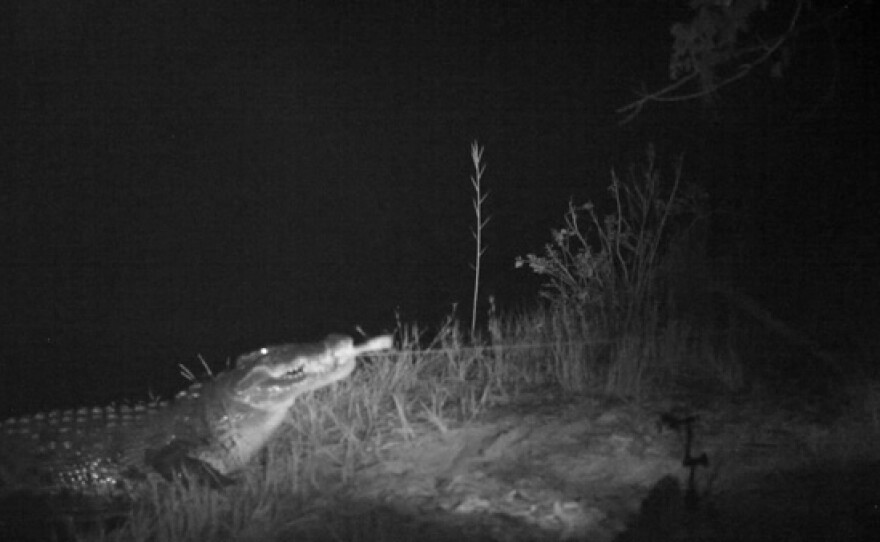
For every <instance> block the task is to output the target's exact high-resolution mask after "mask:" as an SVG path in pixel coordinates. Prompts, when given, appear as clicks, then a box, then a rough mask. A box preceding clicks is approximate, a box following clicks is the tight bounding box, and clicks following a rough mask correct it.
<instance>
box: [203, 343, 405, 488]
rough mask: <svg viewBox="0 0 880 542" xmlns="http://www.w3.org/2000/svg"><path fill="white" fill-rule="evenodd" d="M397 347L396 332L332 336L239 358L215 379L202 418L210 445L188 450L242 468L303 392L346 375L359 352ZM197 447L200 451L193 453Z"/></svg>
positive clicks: (215, 464) (218, 464)
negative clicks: (357, 338)
mask: <svg viewBox="0 0 880 542" xmlns="http://www.w3.org/2000/svg"><path fill="white" fill-rule="evenodd" d="M391 346H392V340H391V337H390V336H381V337H377V338H375V339H372V340H370V341H367V342H365V343H363V344H361V345H355V344H354V341H353V340H352V339H351V337H348V336H345V335H335V334H334V335H329V336H327V338H326V339H324V341H322V342H320V343H308V344H288V345H281V346H270V347H266V348H261V349H259V350H256V351H254V352H251V353H249V354H245V355H243V356H241V357H239V358H238V360H237V361H236V364H235V368H234V369H233V370H231V371H229V372H228V373H224V374H222V375H220V376H219V377H217V378H216V379H215V380H213V381H211V382H209V383H208V384H206V385H205V387H204V388H203V391H202V393H201V396H202V398H203V399H207V397H205V396H206V395H208V396H213V397H214V399H213V400H211V399H208V400H201V401H199V403H200V404H202V405H203V408H206V409H210V412H206V411H204V410H203V411H202V412H200V413H199V417H201V418H202V419H204V420H206V421H207V423H208V425H209V427H208V432H209V435H208V438H205V439H202V442H207V443H209V445H207V446H198V448H199V449H198V450H197V451H196V450H190V451H189V452H188V453H187V455H188V456H189V457H190V458H191V457H195V458H196V459H198V460H199V461H201V462H204V463H206V464H207V465H208V466H210V468H212V469H214V470H216V471H218V472H219V473H220V474H224V475H225V474H227V473H229V472H232V471H235V470H237V469H239V468H240V467H241V466H243V465H244V464H246V463H247V462H248V461H250V460H251V458H252V457H253V456H254V455H255V454H256V453H257V452H259V450H260V449H261V448H263V447H264V446H265V445H266V443H267V442H268V441H269V439H270V438H271V437H272V435H273V434H274V433H275V432H276V431H277V429H278V428H279V427H280V426H281V424H282V423H283V421H284V419H285V417H286V416H287V411H288V409H290V407H291V406H292V405H293V403H294V401H295V400H296V398H297V397H299V396H300V395H302V394H303V393H306V392H309V391H312V390H317V389H319V388H322V387H324V386H327V385H329V384H332V383H333V382H336V381H338V380H341V379H344V378H346V377H347V376H348V375H350V374H351V372H352V371H353V370H354V368H355V359H356V358H357V356H358V355H360V354H363V353H366V352H371V351H378V350H385V349H388V348H390V347H391ZM193 452H195V453H193Z"/></svg>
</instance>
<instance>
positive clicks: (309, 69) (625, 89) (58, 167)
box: [0, 0, 880, 417]
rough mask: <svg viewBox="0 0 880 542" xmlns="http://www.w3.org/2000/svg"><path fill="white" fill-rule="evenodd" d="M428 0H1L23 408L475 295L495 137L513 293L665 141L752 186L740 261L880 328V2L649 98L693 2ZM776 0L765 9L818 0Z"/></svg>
mask: <svg viewBox="0 0 880 542" xmlns="http://www.w3.org/2000/svg"><path fill="white" fill-rule="evenodd" d="M408 4H409V3H405V2H400V3H396V2H390V3H389V2H341V3H336V2H326V3H325V2H281V1H268V2H261V1H234V0H204V1H196V2H192V1H190V2H181V1H178V0H152V1H150V2H119V1H116V0H113V1H110V0H91V1H89V0H84V1H82V2H62V1H60V0H28V1H18V2H10V3H9V4H8V5H4V7H3V8H2V10H3V20H4V23H3V24H4V29H5V31H4V35H3V40H4V41H3V47H4V51H3V52H2V55H3V56H2V58H3V60H2V62H3V63H4V69H3V70H2V75H0V77H2V84H3V88H4V89H6V90H5V91H4V96H5V98H4V99H3V106H2V107H3V121H2V126H0V133H2V146H3V153H4V154H3V157H2V165H0V168H2V170H0V173H2V177H0V186H2V192H0V196H2V200H0V202H2V224H0V228H2V229H0V236H2V261H0V273H2V276H0V279H2V282H0V303H2V306H0V310H2V313H0V318H2V320H0V340H2V351H0V356H2V357H0V379H2V388H0V392H2V397H0V408H2V410H0V417H2V415H4V414H13V413H19V412H22V411H26V410H31V409H33V408H45V407H54V406H65V405H67V406H69V405H75V404H77V403H82V402H85V403H90V404H91V403H96V402H97V403H101V402H106V401H110V400H115V399H118V398H120V397H125V396H128V397H143V396H145V395H146V393H147V391H148V390H152V391H156V392H161V393H168V392H169V391H170V390H174V389H177V388H179V387H181V385H182V379H181V378H180V377H179V376H177V364H178V363H185V364H187V365H189V366H191V367H194V366H197V364H198V363H197V359H196V356H197V354H202V355H203V356H204V357H205V358H206V359H207V360H208V361H209V362H210V363H211V365H213V366H214V367H215V368H216V367H220V366H222V365H223V364H224V363H225V360H227V359H229V358H234V357H235V356H236V355H238V354H240V353H242V352H243V351H246V350H250V349H253V348H257V347H260V346H263V345H266V344H271V343H277V342H289V341H294V340H315V339H318V338H321V337H322V336H324V335H325V334H326V333H329V332H346V333H353V331H354V327H355V326H357V325H360V326H362V327H363V328H364V330H365V331H366V332H367V333H369V334H376V333H380V332H384V331H389V330H392V329H393V328H394V325H395V311H396V310H399V313H400V315H401V318H402V319H403V320H404V321H406V322H415V321H418V322H422V323H425V324H428V325H431V324H436V323H438V322H439V321H440V320H441V319H442V317H443V316H444V315H446V314H448V313H449V311H450V308H451V306H452V304H453V303H456V302H458V303H460V305H459V313H458V314H459V315H460V316H461V317H462V318H463V319H464V320H465V321H466V320H467V319H468V318H469V312H470V311H469V307H470V298H471V287H472V280H473V276H472V273H471V271H470V269H469V267H468V266H469V263H470V262H472V261H473V256H474V255H473V252H474V247H473V243H472V240H471V237H470V228H471V227H472V226H473V222H474V218H473V215H472V210H471V198H472V196H473V194H472V191H471V186H470V182H469V176H470V175H471V174H472V172H473V168H472V165H471V163H470V157H469V145H470V143H471V142H472V141H473V140H474V139H477V140H479V142H480V143H481V144H482V145H485V147H486V151H485V156H484V158H485V160H486V162H487V164H488V168H487V171H486V175H485V179H484V184H485V188H487V189H488V190H490V191H491V194H490V196H489V199H488V200H487V202H486V212H487V213H488V214H491V215H492V216H493V220H492V222H491V223H490V224H489V226H488V228H487V230H486V232H485V234H486V243H487V244H488V247H489V248H488V251H487V252H486V255H485V260H484V266H485V267H484V270H483V273H484V274H483V281H482V287H483V293H484V294H485V295H489V294H493V295H495V296H496V298H497V299H498V301H499V303H500V304H501V305H502V307H506V308H513V307H518V306H528V305H529V304H530V303H533V302H534V300H535V299H536V292H537V287H538V285H539V284H540V281H539V280H537V278H536V277H534V276H532V275H530V273H529V272H528V271H524V270H515V269H514V268H513V260H514V257H515V256H517V255H524V254H525V253H527V252H536V251H540V250H541V248H542V246H543V244H544V243H546V242H548V241H549V240H550V235H549V232H550V229H551V228H553V227H558V226H559V225H561V219H562V214H563V212H564V211H565V209H566V205H567V201H568V199H569V197H572V196H573V197H574V198H575V199H576V200H577V201H584V200H587V199H593V200H597V201H599V202H601V201H603V198H604V197H605V194H606V192H605V188H606V187H607V185H608V184H609V182H610V176H609V172H610V170H611V168H612V167H614V166H616V167H617V168H618V169H623V170H625V169H626V168H627V167H628V165H629V164H631V163H633V162H636V161H640V160H641V159H642V157H643V154H644V149H645V147H646V145H647V144H648V143H649V142H653V143H654V144H656V146H657V150H658V156H659V158H660V160H661V162H662V163H663V164H664V165H665V166H669V165H670V164H671V163H672V161H673V160H674V158H675V157H676V156H677V155H679V154H680V153H685V179H686V180H687V181H689V182H695V183H698V184H700V185H702V186H703V187H705V188H706V189H707V190H708V191H709V193H710V194H711V196H712V201H713V202H714V203H715V204H716V205H717V206H718V207H721V206H725V207H726V208H728V209H733V210H734V212H733V213H732V214H727V215H724V216H725V217H726V218H719V219H718V220H717V221H716V222H715V230H713V232H714V233H713V235H714V237H713V239H712V243H713V247H715V248H716V249H717V253H718V254H726V255H728V256H730V257H731V258H732V259H733V261H735V262H738V264H739V267H738V272H737V275H738V276H737V280H738V282H739V286H740V287H742V288H743V289H744V290H746V291H748V292H749V293H750V294H751V295H754V296H756V297H757V298H759V299H761V300H762V302H764V303H766V305H767V306H768V307H770V308H771V310H773V311H774V313H775V314H777V315H778V316H779V317H780V318H783V319H786V321H790V322H794V323H795V324H797V325H799V326H800V327H801V329H804V330H806V331H807V332H809V333H811V334H815V335H816V336H817V337H819V338H820V340H823V341H831V342H840V341H847V340H857V339H858V338H859V337H864V336H865V335H866V334H867V335H871V334H876V331H877V327H876V325H877V323H878V322H880V319H878V318H877V309H876V307H875V305H876V303H875V301H876V293H877V287H878V279H877V278H876V277H877V275H876V271H877V268H878V265H877V264H878V258H877V256H876V252H877V250H876V245H877V234H876V233H875V232H876V230H877V226H878V220H877V211H876V209H877V203H878V199H877V198H876V196H875V195H874V193H875V191H876V190H877V182H878V178H877V154H878V146H877V142H878V138H877V133H878V129H877V127H876V118H877V112H878V111H877V83H876V80H877V77H876V72H877V70H878V67H880V66H878V56H877V50H876V49H875V48H874V47H873V45H871V44H872V43H873V41H875V40H874V38H873V35H874V34H875V33H876V26H874V24H873V23H872V20H874V19H873V5H872V3H871V2H852V3H851V5H850V7H849V9H848V10H846V11H843V12H838V11H836V10H838V9H839V8H840V7H841V6H842V3H834V2H830V3H827V5H823V6H819V7H816V8H815V9H814V10H812V11H810V12H808V13H807V14H805V15H804V19H803V22H804V23H805V24H812V26H810V27H808V28H807V29H806V30H805V31H804V32H803V33H802V34H800V35H798V36H797V38H795V39H794V40H793V41H792V44H793V48H792V49H791V51H792V52H793V56H792V61H791V64H790V65H789V66H788V69H787V71H786V72H785V77H783V78H781V79H774V78H771V77H769V76H768V68H767V67H763V68H759V69H756V70H755V72H754V73H753V74H752V75H750V76H749V77H748V78H745V79H744V80H742V81H740V82H739V83H736V84H735V85H732V86H730V87H728V88H726V89H725V90H724V91H722V93H721V95H720V97H719V101H718V102H717V103H716V105H715V107H713V108H711V109H708V108H706V107H704V106H703V104H701V103H700V102H699V101H692V102H687V103H673V104H655V105H652V106H649V107H648V108H647V109H646V110H645V111H644V112H643V113H642V114H641V115H640V116H638V117H637V118H636V119H635V120H634V121H632V122H631V123H629V124H626V125H624V126H620V125H618V123H619V121H620V120H621V119H622V116H621V115H620V114H618V113H615V109H616V108H618V107H620V106H622V105H624V104H626V103H628V102H630V101H632V100H633V99H635V97H636V95H635V94H634V92H633V91H634V90H635V89H638V88H641V87H642V85H645V87H646V88H650V89H655V88H658V87H660V86H663V85H665V84H668V82H669V79H668V61H669V54H670V47H671V43H672V38H671V35H670V32H669V27H670V25H671V24H672V23H673V22H675V21H679V20H686V19H688V18H689V17H690V14H689V12H688V10H687V9H686V5H687V3H686V2H674V1H669V2H659V1H658V2H617V1H607V2H589V1H584V0H572V1H559V2H547V1H527V0H521V1H505V2H502V1H480V2H471V1H457V0H452V1H443V2H414V3H411V4H412V5H408ZM771 4H773V6H772V9H771V12H770V13H768V14H765V15H764V16H763V18H762V24H764V25H766V32H767V35H772V33H773V32H774V31H775V30H781V29H782V28H784V25H785V23H786V22H787V17H788V16H789V14H790V13H791V9H792V6H793V3H792V2H784V1H781V0H780V1H778V2H771ZM831 13H837V15H836V16H834V17H830V18H829V15H830V14H831ZM822 21H824V22H822ZM482 303H483V306H482V307H481V311H483V310H485V297H483V299H482ZM853 338H855V339H853Z"/></svg>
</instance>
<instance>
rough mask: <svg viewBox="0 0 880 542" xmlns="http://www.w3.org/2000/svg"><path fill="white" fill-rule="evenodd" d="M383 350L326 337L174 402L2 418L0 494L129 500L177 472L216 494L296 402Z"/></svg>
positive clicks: (262, 358) (247, 363) (262, 354)
mask: <svg viewBox="0 0 880 542" xmlns="http://www.w3.org/2000/svg"><path fill="white" fill-rule="evenodd" d="M390 347H391V338H390V337H388V336H382V337H378V338H375V339H373V340H371V341H368V342H366V343H364V344H362V345H359V346H355V345H354V343H353V341H352V339H351V338H350V337H347V336H345V335H329V336H328V337H327V338H326V339H325V340H324V341H323V342H321V343H309V344H288V345H281V346H272V347H267V348H262V349H260V350H257V351H254V352H251V353H249V354H245V355H243V356H241V357H239V358H238V359H237V360H236V364H235V366H234V367H233V368H232V369H231V370H229V371H227V372H225V373H222V374H220V375H218V376H216V377H214V378H213V379H211V380H209V381H207V382H203V383H196V384H193V385H192V386H190V387H189V388H188V389H187V390H186V391H184V392H181V393H180V394H178V396H177V397H176V398H175V399H174V400H173V401H171V402H167V403H153V404H149V405H137V406H134V407H126V406H113V407H107V408H92V409H88V408H82V409H79V410H76V411H65V412H57V411H56V412H50V413H48V414H42V413H41V414H35V415H33V416H25V417H21V418H17V419H10V420H7V421H5V422H3V423H2V424H0V495H2V494H4V493H6V494H9V493H13V492H21V491H24V492H26V493H28V494H43V495H65V496H69V495H78V496H83V497H87V498H94V497H97V498H105V497H117V496H120V495H126V496H128V495H131V490H132V485H136V484H137V483H138V482H140V481H143V480H144V479H145V478H146V477H147V476H149V475H150V474H152V473H158V474H160V475H162V476H163V477H164V478H166V479H171V478H172V477H173V476H174V475H175V474H176V473H178V472H180V471H181V470H184V469H185V470H187V471H188V472H189V473H190V474H194V475H195V476H196V477H198V478H200V479H203V480H205V481H207V482H208V483H210V484H211V485H213V486H215V487H221V486H223V485H225V484H227V483H230V482H231V478H230V475H232V474H234V473H235V471H237V470H239V469H240V468H241V467H243V466H244V465H246V464H247V463H248V462H249V461H250V460H251V459H252V458H253V457H254V455H256V454H257V453H258V452H259V451H260V450H261V449H262V448H263V447H264V446H265V445H266V443H267V442H268V441H269V439H270V438H271V437H272V435H273V434H274V433H275V432H276V430H277V429H278V428H279V427H280V425H281V424H282V422H283V421H284V418H285V416H286V415H287V412H288V409H289V408H290V407H291V406H292V405H293V403H294V401H295V399H296V398H297V397H298V396H299V395H302V394H303V393H306V392H308V391H312V390H316V389H319V388H322V387H324V386H327V385H329V384H331V383H333V382H336V381H338V380H341V379H344V378H346V377H347V376H348V375H350V374H351V372H352V371H353V370H354V367H355V358H356V357H357V356H358V355H360V354H362V353H365V352H371V351H378V350H384V349H387V348H390Z"/></svg>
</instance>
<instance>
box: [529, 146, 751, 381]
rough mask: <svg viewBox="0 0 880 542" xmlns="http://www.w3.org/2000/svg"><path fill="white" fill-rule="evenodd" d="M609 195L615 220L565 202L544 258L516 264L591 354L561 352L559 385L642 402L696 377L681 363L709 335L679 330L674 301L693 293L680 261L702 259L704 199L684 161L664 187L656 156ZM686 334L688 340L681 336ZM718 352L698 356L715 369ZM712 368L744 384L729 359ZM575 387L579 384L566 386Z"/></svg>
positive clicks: (692, 280)
mask: <svg viewBox="0 0 880 542" xmlns="http://www.w3.org/2000/svg"><path fill="white" fill-rule="evenodd" d="M609 193H610V195H611V203H612V208H613V212H612V213H610V214H607V215H605V216H602V217H600V215H599V213H598V211H597V208H596V206H595V205H594V204H593V203H592V202H588V203H585V204H580V205H576V204H575V203H574V202H569V206H568V210H567V211H566V213H565V215H564V225H563V227H562V228H560V229H558V230H554V231H553V232H552V242H551V243H548V244H547V245H545V247H544V252H543V253H542V254H535V253H530V254H527V255H526V256H525V257H520V258H517V260H516V262H515V264H516V267H520V268H529V269H530V270H531V271H532V272H534V273H536V274H538V275H540V276H542V277H545V279H546V282H545V285H544V288H543V290H542V292H541V295H542V297H543V298H544V299H545V300H546V301H547V302H548V303H549V312H550V313H553V314H561V316H560V317H559V318H556V317H554V319H558V320H561V321H563V322H565V327H564V329H560V330H559V333H557V337H565V341H566V343H567V344H570V345H573V344H576V343H582V344H584V345H590V347H589V348H590V349H591V351H590V352H580V351H579V350H578V349H577V347H574V346H572V347H570V348H569V351H567V352H563V355H564V357H563V358H562V361H561V363H562V364H563V365H564V367H559V368H558V369H557V370H556V374H557V375H559V377H561V378H564V379H565V380H564V381H561V383H563V385H568V386H569V387H572V388H574V389H577V390H583V389H602V390H603V391H604V392H605V393H611V394H616V395H623V396H629V397H638V396H640V395H642V394H643V392H644V391H646V390H647V389H648V388H652V387H655V386H657V385H659V384H660V383H661V382H663V381H664V380H670V379H672V380H674V379H676V378H679V377H681V376H683V375H686V374H689V373H692V369H693V367H692V366H690V364H689V363H687V362H688V361H690V360H693V358H694V355H693V351H694V348H693V346H694V345H693V343H694V341H697V342H699V340H700V336H701V334H703V333H705V332H706V331H707V330H706V329H703V328H697V327H693V328H690V327H687V326H684V327H682V326H680V325H678V327H676V326H677V324H678V322H680V321H686V318H687V315H686V314H684V313H681V312H679V310H678V308H679V306H680V305H681V303H680V302H679V299H680V298H682V297H683V296H684V295H685V294H688V292H687V290H688V289H693V288H695V287H696V288H698V287H699V282H698V280H697V279H698V278H699V277H698V276H697V275H696V274H695V273H694V271H695V269H693V268H691V269H687V268H684V266H682V265H681V264H680V263H679V262H680V261H681V259H682V258H683V256H684V255H685V254H687V255H692V254H694V253H704V251H703V247H702V246H700V245H699V240H700V239H699V236H695V235H693V233H694V232H695V231H697V230H698V227H699V226H700V224H701V222H702V220H703V219H704V218H705V212H704V200H705V197H704V195H703V194H702V193H701V192H700V191H699V190H697V189H696V188H694V187H689V186H685V185H684V183H683V182H682V161H681V160H679V161H678V162H677V163H676V164H675V167H674V174H673V179H672V183H671V184H670V185H669V186H668V187H667V186H665V185H664V183H663V182H662V177H661V175H660V170H659V167H658V166H657V162H656V156H655V153H654V150H653V147H649V148H648V152H647V155H646V160H645V163H644V165H643V166H642V168H641V169H640V170H636V169H635V168H631V169H630V172H629V176H628V177H626V178H621V177H619V176H618V175H617V174H616V173H614V172H612V176H611V185H610V186H609ZM682 273H683V274H684V275H682ZM682 276H685V277H687V278H686V279H684V280H682ZM682 284H686V286H685V287H684V288H682ZM554 325H557V324H554ZM684 329H687V330H692V331H693V333H688V334H682V333H681V331H682V330H684ZM711 331H713V332H714V331H715V330H711ZM559 350H560V349H559V348H557V351H559ZM720 352H721V350H718V349H709V348H703V349H702V350H701V352H700V353H701V354H703V355H705V354H711V355H712V359H713V360H717V359H718V356H717V354H718V353H720ZM708 363H709V365H710V367H702V368H701V371H702V372H706V373H714V375H713V378H714V377H720V378H722V379H723V380H724V381H725V383H726V384H727V385H729V386H738V385H740V380H741V370H740V367H739V366H738V361H737V360H736V358H735V357H734V356H730V357H727V358H725V359H724V364H725V365H724V366H723V367H722V366H711V365H712V363H711V362H708ZM698 365H699V364H698ZM716 365H717V364H716ZM572 379H574V380H578V381H580V382H581V383H580V384H575V385H572V384H571V382H572ZM566 383H567V384H566Z"/></svg>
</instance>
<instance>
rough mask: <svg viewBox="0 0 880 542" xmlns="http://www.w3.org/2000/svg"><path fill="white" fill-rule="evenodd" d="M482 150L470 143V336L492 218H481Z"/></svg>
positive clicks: (475, 322) (474, 324) (482, 194)
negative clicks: (485, 236) (472, 244)
mask: <svg viewBox="0 0 880 542" xmlns="http://www.w3.org/2000/svg"><path fill="white" fill-rule="evenodd" d="M483 150H485V147H480V146H479V145H478V144H477V142H476V141H474V142H473V143H471V160H472V161H473V163H474V175H473V176H472V177H471V185H472V186H473V187H474V199H473V201H472V203H473V206H474V216H475V217H476V224H477V227H476V229H471V235H473V236H474V240H475V241H476V256H475V257H474V263H473V264H472V265H471V269H473V270H474V299H473V303H472V305H471V338H473V337H474V332H475V330H476V327H477V300H478V299H479V296H480V260H481V259H482V257H483V253H485V252H486V248H487V247H484V246H483V228H485V227H486V224H488V223H489V220H491V219H492V217H491V216H488V217H486V218H483V202H485V201H486V198H487V197H489V193H488V192H486V193H485V194H484V193H483V186H482V181H483V173H484V172H485V171H486V165H485V164H483Z"/></svg>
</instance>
